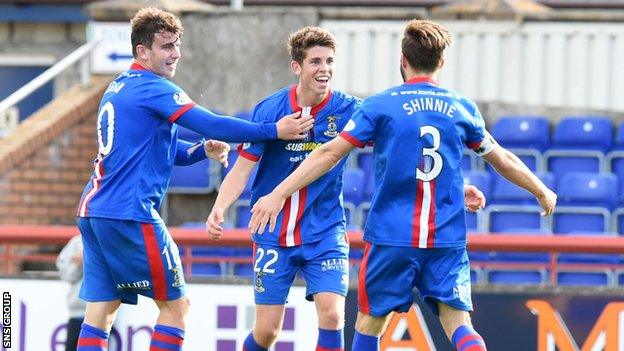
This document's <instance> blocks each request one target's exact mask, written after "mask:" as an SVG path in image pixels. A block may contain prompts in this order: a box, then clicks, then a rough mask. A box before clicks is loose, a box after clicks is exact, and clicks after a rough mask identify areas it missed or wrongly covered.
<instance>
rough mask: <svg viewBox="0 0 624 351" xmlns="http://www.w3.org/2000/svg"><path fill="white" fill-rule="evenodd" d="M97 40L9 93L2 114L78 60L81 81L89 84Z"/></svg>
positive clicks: (1, 102)
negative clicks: (92, 56) (91, 54)
mask: <svg viewBox="0 0 624 351" xmlns="http://www.w3.org/2000/svg"><path fill="white" fill-rule="evenodd" d="M96 44H97V42H95V41H92V42H88V43H86V44H84V45H82V46H81V47H79V48H78V49H76V50H74V51H73V52H72V53H71V54H69V55H67V56H66V57H65V58H63V59H62V60H60V61H59V62H57V63H56V64H54V65H53V66H52V67H50V68H48V69H47V70H45V71H44V72H43V73H41V74H40V75H38V76H37V77H35V78H34V79H33V80H31V81H30V82H28V83H27V84H25V85H24V86H23V87H21V88H19V89H17V91H15V92H14V93H13V94H11V95H9V96H8V97H7V98H6V99H4V100H2V101H0V115H1V114H3V113H4V112H6V111H7V110H8V109H9V108H11V107H13V106H15V105H16V104H18V103H19V102H20V101H22V100H23V99H25V98H26V97H28V96H29V95H30V94H32V93H33V92H34V91H36V90H37V89H39V88H40V87H42V86H43V85H44V84H46V83H48V82H49V81H51V80H52V79H54V78H56V77H57V76H58V75H59V74H61V73H63V72H64V71H65V70H67V69H68V68H69V67H71V66H73V65H74V64H75V63H76V62H78V61H80V82H81V84H82V85H83V86H87V85H89V80H90V77H91V71H90V68H89V54H90V53H91V51H93V48H94V47H95V45H96Z"/></svg>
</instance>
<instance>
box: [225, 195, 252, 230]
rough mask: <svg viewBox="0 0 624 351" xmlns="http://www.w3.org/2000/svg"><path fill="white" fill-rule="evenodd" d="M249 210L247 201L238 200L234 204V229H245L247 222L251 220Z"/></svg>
mask: <svg viewBox="0 0 624 351" xmlns="http://www.w3.org/2000/svg"><path fill="white" fill-rule="evenodd" d="M250 210H251V208H250V206H249V200H238V201H236V202H235V203H234V205H233V206H232V212H233V213H234V218H235V220H234V225H235V226H236V228H247V225H248V224H249V220H250V219H251V212H250ZM232 212H230V213H232Z"/></svg>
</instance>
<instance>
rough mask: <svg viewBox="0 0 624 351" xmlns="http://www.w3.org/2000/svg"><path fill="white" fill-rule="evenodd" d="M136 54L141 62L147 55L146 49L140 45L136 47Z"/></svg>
mask: <svg viewBox="0 0 624 351" xmlns="http://www.w3.org/2000/svg"><path fill="white" fill-rule="evenodd" d="M136 54H137V58H139V59H141V60H147V58H148V54H147V48H146V47H145V45H141V44H139V45H137V47H136Z"/></svg>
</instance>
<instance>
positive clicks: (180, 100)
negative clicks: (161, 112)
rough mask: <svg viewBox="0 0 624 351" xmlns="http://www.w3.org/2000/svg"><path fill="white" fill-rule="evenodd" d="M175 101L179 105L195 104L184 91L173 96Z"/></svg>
mask: <svg viewBox="0 0 624 351" xmlns="http://www.w3.org/2000/svg"><path fill="white" fill-rule="evenodd" d="M173 101H175V103H176V104H178V105H186V104H190V103H191V102H193V100H191V98H190V97H189V96H188V95H186V93H185V92H183V91H177V92H175V93H174V94H173Z"/></svg>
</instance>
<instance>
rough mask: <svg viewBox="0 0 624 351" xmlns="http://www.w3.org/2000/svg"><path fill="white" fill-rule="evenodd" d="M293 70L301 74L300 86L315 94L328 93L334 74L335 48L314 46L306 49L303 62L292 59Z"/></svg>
mask: <svg viewBox="0 0 624 351" xmlns="http://www.w3.org/2000/svg"><path fill="white" fill-rule="evenodd" d="M291 67H292V70H293V72H294V73H295V74H296V75H298V76H299V86H301V88H303V89H304V90H305V91H307V92H308V93H310V94H313V95H322V96H324V95H326V94H327V93H328V92H329V89H330V87H331V82H332V78H333V76H334V50H333V49H332V48H329V47H327V46H313V47H311V48H309V49H307V50H306V54H305V57H304V58H303V60H302V62H301V63H299V62H297V61H292V63H291Z"/></svg>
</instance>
